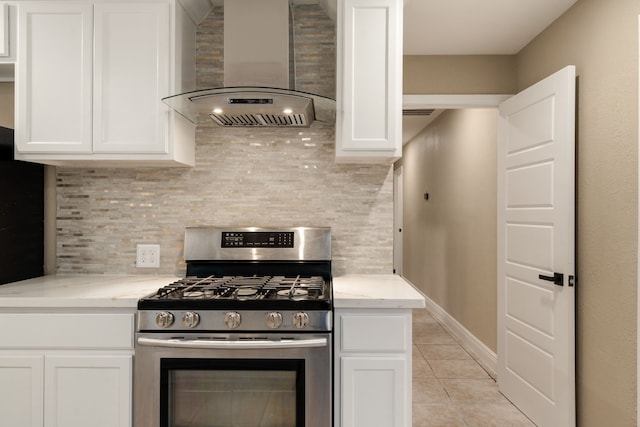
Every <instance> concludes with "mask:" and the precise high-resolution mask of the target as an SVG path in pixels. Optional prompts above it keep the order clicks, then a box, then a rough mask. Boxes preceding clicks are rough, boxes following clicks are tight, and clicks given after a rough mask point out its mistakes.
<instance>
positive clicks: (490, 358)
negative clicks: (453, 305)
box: [424, 295, 498, 379]
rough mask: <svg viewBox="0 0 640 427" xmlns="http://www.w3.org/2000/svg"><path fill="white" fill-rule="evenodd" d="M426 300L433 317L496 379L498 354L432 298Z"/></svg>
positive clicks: (427, 307) (426, 297)
mask: <svg viewBox="0 0 640 427" xmlns="http://www.w3.org/2000/svg"><path fill="white" fill-rule="evenodd" d="M424 299H425V303H426V309H427V310H429V311H430V312H431V314H432V315H433V317H435V318H436V320H438V321H439V322H440V323H441V324H442V326H444V327H445V328H446V329H447V331H448V332H449V333H450V334H451V335H452V336H453V337H454V338H455V339H456V340H457V341H458V342H459V343H460V345H461V346H462V347H463V348H464V349H465V350H466V351H467V352H468V353H470V354H471V356H472V357H473V358H474V359H475V360H476V361H477V362H478V363H480V364H481V365H482V366H483V367H484V369H485V370H486V371H487V372H488V373H489V375H491V377H492V378H493V379H495V378H496V372H497V371H498V356H497V355H496V353H494V352H493V351H492V350H491V349H490V348H489V347H487V346H486V345H484V343H482V341H480V340H479V339H478V338H476V337H475V335H473V334H472V333H471V332H469V331H468V330H467V329H466V328H465V327H464V326H462V325H461V324H460V322H458V321H457V320H456V319H454V318H453V317H451V315H450V314H449V313H447V312H446V311H445V310H444V309H443V308H442V307H440V306H439V305H438V304H436V303H435V302H434V301H433V300H432V299H431V298H429V297H428V296H426V295H425V297H424Z"/></svg>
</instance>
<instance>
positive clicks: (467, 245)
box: [402, 109, 497, 351]
mask: <svg viewBox="0 0 640 427" xmlns="http://www.w3.org/2000/svg"><path fill="white" fill-rule="evenodd" d="M496 125H497V113H496V110H495V109H467V110H448V111H445V112H444V113H443V114H442V115H440V116H439V117H438V118H437V119H435V120H434V122H433V123H432V124H431V125H430V126H429V127H428V128H427V129H426V130H425V131H423V132H422V133H420V134H419V135H418V136H417V137H416V138H414V139H413V140H412V141H411V142H409V143H408V144H407V145H406V146H405V150H404V157H403V161H402V164H403V182H404V207H403V208H404V212H405V215H404V224H403V229H404V233H403V234H404V241H403V254H404V258H405V259H404V263H403V276H404V277H406V278H407V279H408V280H409V281H411V283H413V284H414V285H416V286H417V287H418V288H420V290H422V291H423V292H424V293H425V294H426V295H428V296H429V298H431V299H432V300H433V301H435V302H436V303H437V304H438V305H439V306H441V307H442V308H444V309H445V310H446V311H447V312H448V313H449V314H451V315H452V316H453V317H454V318H455V319H456V320H458V322H460V323H461V324H462V325H463V326H464V327H465V328H466V329H467V330H469V331H470V332H471V333H473V334H474V335H475V336H476V337H477V338H478V339H480V340H481V341H482V342H483V343H485V344H486V345H487V346H488V347H490V348H491V349H492V350H493V351H496V339H497V338H496V314H497V304H496V303H497V296H496V251H497V248H496ZM427 192H428V193H429V200H424V197H423V195H424V193H427Z"/></svg>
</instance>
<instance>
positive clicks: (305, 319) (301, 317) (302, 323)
mask: <svg viewBox="0 0 640 427" xmlns="http://www.w3.org/2000/svg"><path fill="white" fill-rule="evenodd" d="M308 324H309V315H308V314H307V313H305V312H304V311H300V312H298V313H296V314H294V315H293V326H294V327H295V328H296V329H304V328H306V327H307V325H308Z"/></svg>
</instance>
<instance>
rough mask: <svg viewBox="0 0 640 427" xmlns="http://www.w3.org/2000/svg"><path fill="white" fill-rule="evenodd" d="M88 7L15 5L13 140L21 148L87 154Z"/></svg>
mask: <svg viewBox="0 0 640 427" xmlns="http://www.w3.org/2000/svg"><path fill="white" fill-rule="evenodd" d="M92 15H93V6H92V5H91V4H85V3H57V2H56V3H53V2H42V3H35V2H25V3H21V4H20V5H19V7H18V22H19V24H18V28H19V34H18V52H17V61H18V62H17V69H16V83H15V90H16V145H17V149H18V151H19V152H20V153H56V152H64V153H91V91H92V77H91V62H92V55H93V52H92V49H91V46H92V34H93V16H92Z"/></svg>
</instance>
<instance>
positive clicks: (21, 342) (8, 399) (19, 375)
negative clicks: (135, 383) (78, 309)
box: [0, 313, 133, 427]
mask: <svg viewBox="0 0 640 427" xmlns="http://www.w3.org/2000/svg"><path fill="white" fill-rule="evenodd" d="M0 322H2V324H5V325H12V326H11V327H10V328H5V329H6V330H5V331H0V425H1V426H24V427H36V426H37V427H86V426H91V427H130V426H131V425H132V424H131V423H132V421H131V420H132V378H133V375H132V373H133V372H132V366H133V363H132V362H133V313H104V314H92V313H88V314H79V313H33V314H29V313H24V314H23V313H20V314H18V313H0ZM14 326H15V327H14ZM29 330H30V331H31V333H30V334H29V335H26V336H25V332H27V331H29Z"/></svg>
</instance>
